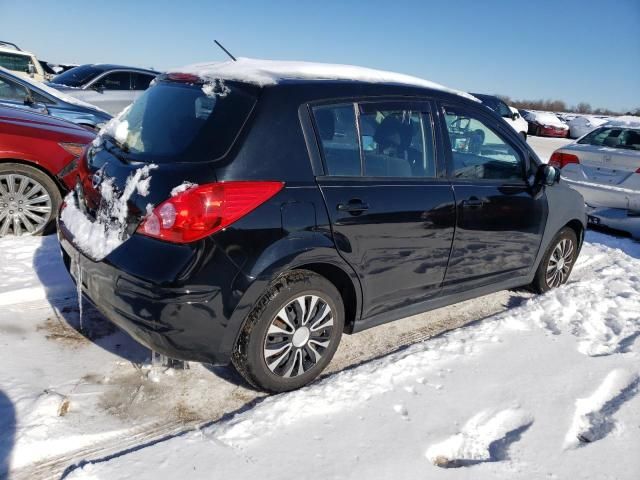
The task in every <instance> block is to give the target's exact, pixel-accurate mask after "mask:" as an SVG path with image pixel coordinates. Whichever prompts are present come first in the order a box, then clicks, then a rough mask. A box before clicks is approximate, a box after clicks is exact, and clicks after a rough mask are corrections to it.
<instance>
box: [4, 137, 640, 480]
mask: <svg viewBox="0 0 640 480" xmlns="http://www.w3.org/2000/svg"><path fill="white" fill-rule="evenodd" d="M529 142H530V143H531V144H532V145H533V146H534V149H536V151H537V152H538V153H539V155H540V156H541V158H545V157H547V158H548V156H549V155H550V154H551V152H552V151H553V150H554V149H555V148H557V146H559V142H562V140H558V139H547V138H537V137H530V138H529ZM564 142H566V140H565V141H564ZM545 159H546V158H545ZM639 272H640V244H639V243H637V242H633V241H632V240H628V239H621V238H616V237H611V236H607V235H603V234H600V233H594V232H589V233H588V235H587V243H586V244H585V247H584V249H583V251H582V253H581V255H580V259H579V262H578V264H577V265H576V267H575V270H574V273H573V275H572V278H571V281H570V283H569V284H567V285H566V286H564V287H562V288H560V289H558V290H555V291H552V292H550V293H548V294H546V295H543V296H538V297H534V296H532V295H531V294H529V293H528V292H524V291H517V292H500V293H497V294H493V295H490V296H487V297H483V298H481V299H476V300H471V301H468V302H464V303H462V304H459V305H454V306H451V307H447V308H443V309H439V310H437V311H434V312H430V313H428V314H424V315H420V316H416V317H412V318H410V319H405V320H401V321H398V322H393V323H391V324H388V325H383V326H381V327H378V328H375V329H372V330H369V331H366V332H362V333H361V334H357V335H353V336H345V337H344V339H343V342H342V345H341V348H340V349H339V351H338V353H337V355H336V358H335V359H334V361H333V362H332V365H331V366H330V369H329V372H328V373H329V374H328V375H326V376H325V377H324V378H323V379H322V380H320V381H319V382H317V383H315V384H314V385H311V386H309V387H307V388H304V389H302V390H300V391H297V392H292V393H288V394H283V395H277V396H273V397H269V398H265V397H264V396H263V395H261V394H259V393H257V392H255V391H253V390H251V389H249V388H247V387H246V386H245V385H244V384H243V383H242V381H241V380H240V379H239V378H238V376H237V375H235V374H234V372H233V370H231V369H227V368H213V367H208V366H203V365H198V364H191V365H190V369H188V370H173V369H171V370H165V369H163V368H162V367H160V366H155V367H152V365H151V363H150V355H149V352H148V351H147V350H146V349H144V348H142V347H140V346H138V345H137V344H136V343H135V342H133V341H132V340H131V339H130V338H129V337H128V336H126V335H125V334H124V333H122V332H120V331H119V330H117V329H116V328H115V327H113V326H111V324H110V323H109V322H107V321H105V320H104V319H103V318H102V317H101V316H100V315H99V314H98V313H97V312H96V311H95V310H94V309H92V308H91V307H90V306H89V305H88V304H87V303H86V302H85V303H84V308H83V318H82V329H81V328H80V326H81V325H80V318H79V309H78V303H77V298H76V293H75V289H74V287H73V284H72V283H71V281H70V280H69V278H68V275H67V273H66V271H65V270H64V267H63V265H62V262H61V260H60V256H59V254H58V245H57V242H56V239H55V237H54V236H49V237H45V238H20V239H3V240H0V273H1V275H0V348H1V349H2V352H3V355H2V360H3V361H2V363H0V478H2V476H3V473H2V472H3V471H6V470H7V469H9V468H11V471H12V473H11V478H17V479H19V478H29V479H34V478H60V476H61V474H62V472H64V471H65V470H66V474H65V475H66V477H67V478H107V479H112V478H118V479H119V478H131V479H133V478H136V480H138V479H140V480H142V479H145V478H154V479H155V478H177V477H179V476H184V477H185V478H211V477H212V476H214V477H216V478H217V477H220V478H230V479H233V478H250V477H252V476H253V477H256V478H265V479H268V478H279V479H281V478H293V477H297V478H381V479H387V478H391V477H393V478H443V479H444V478H509V479H511V478H594V479H601V478H629V479H631V478H633V479H635V478H638V473H639V472H640V456H638V452H639V451H640V395H637V393H638V388H639V382H640V380H639V375H640V361H639V360H640V339H638V337H639V336H640V295H639V294H640V273H639ZM474 320H478V321H477V322H475V323H470V324H469V325H467V326H465V327H463V328H458V329H457V330H451V331H449V332H448V333H444V334H441V335H439V336H435V337H434V336H433V335H434V334H438V333H441V332H444V331H446V330H450V329H452V328H454V327H459V326H461V325H463V324H466V323H469V322H473V321H474ZM80 330H82V333H80ZM403 346H404V347H403ZM399 347H403V348H399Z"/></svg>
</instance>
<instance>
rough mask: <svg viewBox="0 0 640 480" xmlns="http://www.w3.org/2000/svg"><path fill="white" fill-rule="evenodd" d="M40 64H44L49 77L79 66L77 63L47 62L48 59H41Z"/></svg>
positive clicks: (43, 66) (43, 67)
mask: <svg viewBox="0 0 640 480" xmlns="http://www.w3.org/2000/svg"><path fill="white" fill-rule="evenodd" d="M40 65H42V69H43V70H44V72H45V73H46V74H47V75H48V76H49V78H53V77H55V76H56V75H59V74H61V73H62V72H66V71H67V70H71V69H72V68H75V67H77V66H78V65H77V64H68V63H53V62H47V61H46V60H40Z"/></svg>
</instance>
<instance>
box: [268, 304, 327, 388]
mask: <svg viewBox="0 0 640 480" xmlns="http://www.w3.org/2000/svg"><path fill="white" fill-rule="evenodd" d="M333 315H334V313H333V311H332V310H331V307H330V306H329V304H328V303H327V302H326V301H325V300H323V299H322V298H321V297H319V296H317V295H311V294H306V295H301V296H299V297H296V298H294V299H293V300H291V301H290V302H289V303H287V304H286V305H285V306H284V307H283V308H282V309H280V311H279V312H278V313H277V314H276V315H275V316H274V317H273V319H272V320H271V323H270V324H269V328H268V330H267V334H266V337H265V340H264V349H263V358H264V361H265V363H266V365H267V368H269V370H270V371H271V372H272V373H273V374H275V375H277V376H279V377H283V378H291V377H297V376H299V375H303V374H304V373H306V372H308V371H309V370H310V369H312V368H313V367H315V366H316V365H317V364H318V362H319V361H320V360H321V359H322V357H323V356H324V354H325V352H326V351H327V349H328V348H329V345H330V343H331V335H332V332H333V324H334V323H333V320H334V317H333Z"/></svg>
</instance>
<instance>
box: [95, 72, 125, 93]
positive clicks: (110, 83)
mask: <svg viewBox="0 0 640 480" xmlns="http://www.w3.org/2000/svg"><path fill="white" fill-rule="evenodd" d="M95 86H97V87H102V88H104V89H105V90H131V74H130V73H129V72H113V73H109V74H107V75H105V76H104V77H102V78H101V79H100V80H98V81H97V82H96V83H95Z"/></svg>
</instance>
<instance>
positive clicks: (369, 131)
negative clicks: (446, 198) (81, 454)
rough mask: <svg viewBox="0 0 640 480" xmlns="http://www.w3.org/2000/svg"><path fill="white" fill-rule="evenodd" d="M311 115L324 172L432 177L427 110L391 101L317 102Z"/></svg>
mask: <svg viewBox="0 0 640 480" xmlns="http://www.w3.org/2000/svg"><path fill="white" fill-rule="evenodd" d="M356 112H357V115H356ZM313 115H314V119H315V123H316V129H317V134H318V139H319V141H320V145H321V148H322V155H323V158H324V162H325V168H326V174H327V175H331V176H361V175H364V176H367V177H402V178H411V177H435V176H436V169H435V150H434V140H433V123H432V118H431V115H430V113H428V112H423V111H421V110H414V109H411V108H409V106H408V105H407V106H406V108H405V107H404V106H399V105H398V104H397V102H394V103H393V105H391V104H385V103H362V104H355V106H354V104H345V105H330V106H318V107H314V108H313Z"/></svg>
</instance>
